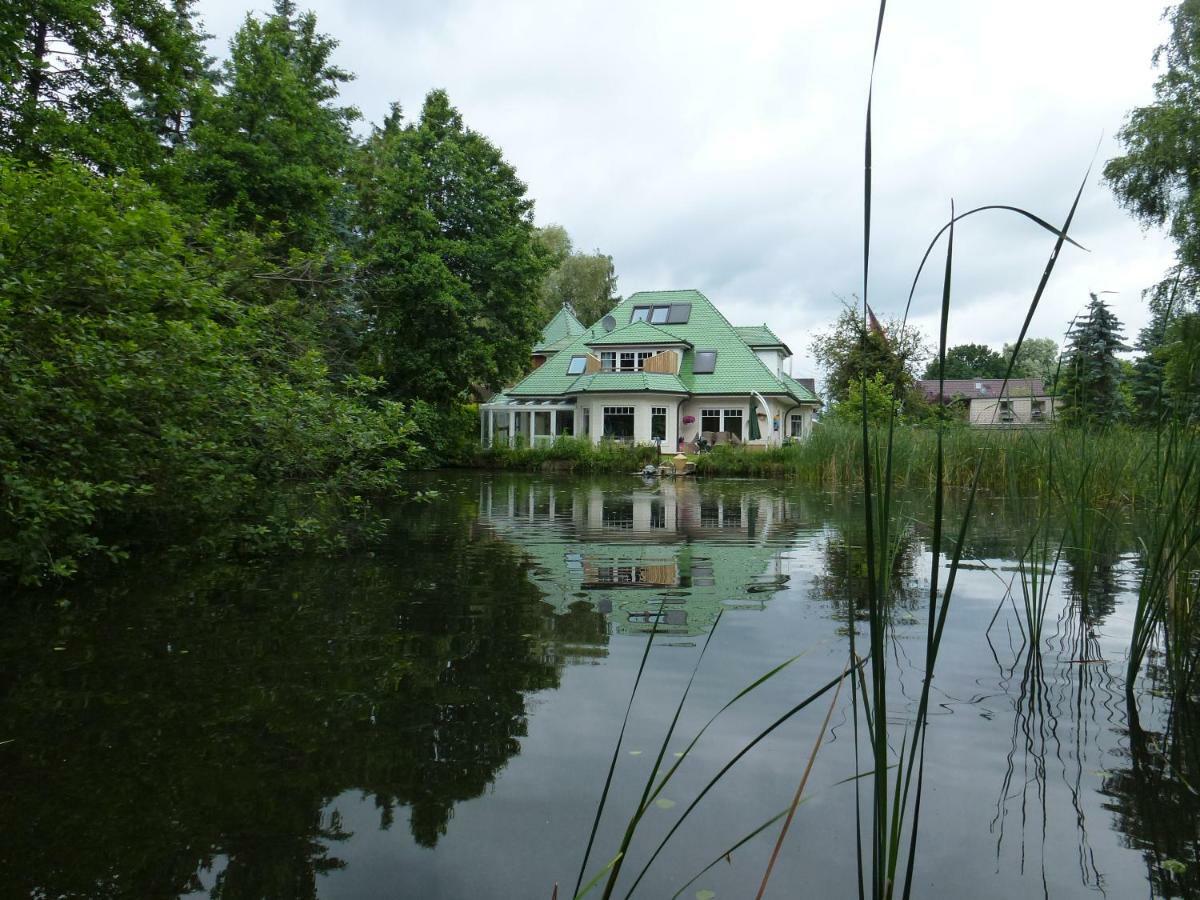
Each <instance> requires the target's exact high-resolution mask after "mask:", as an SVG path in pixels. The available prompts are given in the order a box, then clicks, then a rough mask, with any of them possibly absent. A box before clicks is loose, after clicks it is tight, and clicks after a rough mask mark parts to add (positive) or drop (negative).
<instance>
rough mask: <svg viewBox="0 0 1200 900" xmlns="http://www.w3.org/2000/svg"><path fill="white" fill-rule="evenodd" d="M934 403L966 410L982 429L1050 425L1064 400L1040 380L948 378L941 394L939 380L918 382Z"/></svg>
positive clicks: (967, 416)
mask: <svg viewBox="0 0 1200 900" xmlns="http://www.w3.org/2000/svg"><path fill="white" fill-rule="evenodd" d="M917 387H919V388H920V389H921V390H922V391H923V392H924V394H925V399H926V400H928V401H929V402H930V403H937V402H941V403H942V405H944V406H958V407H961V408H963V409H964V411H965V413H966V419H967V421H968V422H970V423H971V424H972V425H976V426H979V427H981V428H991V427H995V428H1020V427H1030V426H1038V425H1049V424H1050V423H1051V422H1053V421H1054V417H1055V413H1056V411H1057V408H1058V406H1060V405H1061V400H1060V399H1059V398H1057V397H1053V396H1051V395H1050V394H1049V393H1048V392H1047V391H1046V387H1045V385H1044V384H1043V383H1042V379H1040V378H1010V379H1009V380H1008V382H1007V383H1005V381H1004V379H1003V378H947V379H946V381H945V382H944V386H943V387H942V390H941V392H940V394H939V391H938V382H937V379H925V380H922V381H918V382H917Z"/></svg>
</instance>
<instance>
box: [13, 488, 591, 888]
mask: <svg viewBox="0 0 1200 900" xmlns="http://www.w3.org/2000/svg"><path fill="white" fill-rule="evenodd" d="M417 516H418V517H421V521H420V522H415V521H414V523H413V524H412V527H411V528H408V529H407V531H406V532H405V533H402V534H399V535H397V536H396V540H397V541H398V542H401V543H400V546H402V547H403V552H398V553H396V554H394V555H393V554H389V553H387V552H381V553H379V554H377V555H375V556H374V557H369V558H368V557H359V558H355V559H349V560H343V561H340V562H330V561H328V560H322V561H319V562H313V563H309V564H289V565H287V566H279V567H271V568H253V567H250V566H240V565H227V566H215V567H214V566H212V565H208V566H204V567H192V568H181V569H180V570H176V571H170V572H159V573H154V572H146V573H143V575H142V576H141V577H128V576H127V577H125V578H123V579H122V580H121V583H120V585H118V586H113V587H109V588H107V589H106V588H103V587H99V588H96V589H94V590H93V591H92V592H90V593H91V595H90V596H87V597H85V598H81V600H80V601H79V602H76V603H74V604H72V605H69V606H67V605H65V604H64V605H63V606H62V607H60V608H55V607H54V606H53V605H52V604H50V603H47V602H46V598H44V597H43V598H37V600H36V601H34V602H30V603H28V604H25V605H22V606H21V607H19V608H17V609H9V610H8V611H7V613H6V619H7V621H6V623H5V626H6V627H5V628H4V637H3V638H0V642H2V644H0V659H2V660H3V662H0V676H2V677H0V690H2V695H0V696H3V706H2V707H0V717H2V718H0V729H2V730H0V737H3V738H4V739H6V740H7V741H8V743H7V744H6V745H5V746H3V747H0V754H2V756H0V759H2V760H3V767H4V778H3V780H2V782H0V833H3V834H4V835H5V841H4V845H3V847H2V848H0V895H3V896H54V897H96V896H142V897H151V896H175V895H178V894H180V893H186V892H189V891H195V890H198V889H200V888H201V887H202V882H201V874H202V873H204V872H205V871H206V870H208V871H209V875H207V876H205V880H207V881H208V882H210V883H211V882H212V881H213V879H214V878H215V886H214V887H213V888H212V891H211V893H212V896H214V897H223V898H242V897H247V898H248V897H255V898H257V897H285V896H286V897H312V896H315V892H316V876H317V875H318V874H320V873H322V872H326V871H329V870H331V869H334V868H337V867H339V866H340V865H342V863H341V862H340V861H339V860H338V858H337V856H336V851H335V848H336V845H337V844H338V842H340V841H343V840H345V839H346V838H347V837H349V835H348V834H347V832H346V831H345V830H344V828H343V825H342V823H341V821H340V820H339V818H338V817H337V815H336V814H334V813H331V812H330V811H329V810H328V804H329V802H330V801H331V800H332V799H333V798H335V797H337V796H338V795H339V794H341V793H342V792H344V791H348V790H358V791H362V792H365V793H366V794H369V795H373V797H374V799H375V802H376V804H377V806H378V808H379V810H380V825H381V827H385V828H386V827H388V826H389V825H390V824H391V823H392V819H393V816H394V815H395V811H396V809H397V808H398V807H407V808H408V810H409V814H408V819H409V828H410V829H411V831H412V835H413V838H414V839H415V840H416V841H417V842H418V843H419V844H421V845H424V846H429V847H432V846H433V845H434V844H436V843H437V841H438V839H439V837H440V836H442V835H444V834H445V833H446V830H447V828H448V827H449V822H450V819H451V817H452V815H453V810H454V806H455V804H457V803H460V802H462V801H464V800H468V799H470V798H473V797H476V796H479V795H480V794H481V793H482V792H483V791H484V790H485V789H486V788H487V786H488V785H489V784H490V783H491V782H492V780H493V779H494V778H495V777H496V774H497V773H498V771H499V770H500V769H501V768H502V767H503V766H504V765H505V764H506V762H507V761H508V760H509V759H511V758H512V757H513V756H514V755H516V754H517V753H519V751H520V744H519V741H518V739H519V738H520V737H521V736H522V735H524V734H525V730H526V716H527V711H526V697H527V695H528V694H529V693H530V692H532V691H538V690H544V689H548V688H554V687H556V686H557V685H558V679H559V675H560V672H561V668H562V665H563V657H564V652H563V648H564V647H566V653H568V654H581V655H584V656H586V655H588V654H595V653H597V652H603V650H602V648H603V646H604V645H605V644H606V642H607V631H606V625H605V622H604V618H603V616H601V615H600V614H599V613H596V612H595V611H593V610H592V609H591V607H590V606H588V605H587V604H577V605H574V606H572V607H570V608H569V609H568V610H566V611H565V612H561V613H559V614H555V611H554V609H553V608H552V607H550V606H548V605H547V604H545V603H544V602H542V599H541V594H540V592H539V591H538V589H537V588H536V587H535V586H534V584H533V582H532V581H531V580H530V578H529V577H528V569H529V564H528V562H527V561H526V559H525V557H524V556H523V555H522V554H521V553H520V552H518V551H517V550H516V549H515V548H514V547H513V546H511V545H510V544H508V543H506V542H504V541H501V540H497V539H496V538H495V537H494V536H491V535H488V534H487V533H485V532H481V531H478V530H477V529H474V528H473V527H472V525H471V523H472V521H473V514H472V511H471V510H461V509H454V510H447V509H446V508H445V504H443V505H442V506H441V507H439V508H438V510H436V511H430V510H424V511H423V512H421V511H418V513H417ZM408 517H409V518H411V516H408ZM31 648H33V649H31Z"/></svg>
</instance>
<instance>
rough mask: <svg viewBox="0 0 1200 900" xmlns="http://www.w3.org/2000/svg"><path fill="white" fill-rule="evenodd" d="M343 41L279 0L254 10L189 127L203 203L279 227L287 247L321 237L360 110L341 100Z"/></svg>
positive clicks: (196, 197) (195, 192) (195, 196)
mask: <svg viewBox="0 0 1200 900" xmlns="http://www.w3.org/2000/svg"><path fill="white" fill-rule="evenodd" d="M336 47H337V42H336V41H334V40H332V39H331V38H329V37H327V36H326V35H323V34H320V33H318V31H317V22H316V17H315V16H314V15H313V14H312V13H305V14H303V15H300V16H296V15H295V13H294V6H293V4H291V3H288V2H286V0H278V2H277V3H276V7H275V13H274V14H273V15H271V16H268V17H267V18H266V19H262V20H260V19H258V18H255V17H254V16H251V15H248V16H247V17H246V20H245V22H244V23H243V24H242V27H241V28H240V29H239V30H238V32H237V34H235V35H234V37H233V40H232V41H231V42H230V58H229V59H228V60H227V61H226V63H225V65H224V67H223V69H222V81H223V83H224V90H223V92H222V93H221V94H220V95H219V96H216V97H211V98H209V99H208V105H207V108H205V109H203V116H202V118H201V120H200V121H199V122H197V123H196V125H195V127H194V128H193V129H192V135H191V137H192V139H193V141H194V144H195V149H194V151H193V152H192V153H190V154H188V155H187V157H186V159H185V161H184V162H183V164H182V165H183V168H184V170H185V172H186V175H187V178H186V182H185V184H184V185H183V188H182V189H183V190H184V191H186V192H187V197H186V198H185V199H188V198H190V199H191V200H192V202H197V201H199V202H200V204H201V205H200V208H202V209H214V208H215V209H221V210H226V211H228V213H229V215H230V218H231V220H232V221H233V223H234V224H236V225H237V226H238V227H243V228H248V229H251V230H254V231H257V232H260V233H269V232H271V231H272V230H273V229H278V230H280V231H281V234H280V235H279V236H278V237H279V242H280V244H281V247H280V249H281V250H282V251H283V252H286V251H287V250H288V249H291V248H299V249H304V250H312V249H314V248H317V247H321V246H322V245H323V244H324V243H325V241H326V240H328V238H329V237H330V232H331V231H332V229H333V228H334V225H335V223H336V222H338V221H339V220H344V219H345V213H344V212H342V213H339V212H338V211H337V209H336V205H337V203H338V202H341V201H343V196H342V195H343V176H342V170H343V169H344V168H345V166H346V165H347V164H348V162H349V159H350V153H351V138H350V122H351V121H353V120H354V119H355V118H357V116H358V112H357V110H354V109H352V108H349V107H343V106H338V105H336V102H335V101H336V99H337V95H338V88H339V86H340V85H341V84H343V83H344V82H346V81H348V80H349V79H350V75H349V74H348V73H347V72H344V71H342V70H341V69H338V68H337V67H335V66H332V65H331V64H330V62H329V58H330V56H331V55H332V53H333V51H334V49H335V48H336Z"/></svg>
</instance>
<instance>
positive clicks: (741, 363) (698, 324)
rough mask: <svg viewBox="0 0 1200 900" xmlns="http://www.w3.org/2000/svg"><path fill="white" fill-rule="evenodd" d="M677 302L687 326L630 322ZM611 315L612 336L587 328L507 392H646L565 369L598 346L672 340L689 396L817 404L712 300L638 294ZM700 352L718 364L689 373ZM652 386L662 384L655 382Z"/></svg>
mask: <svg viewBox="0 0 1200 900" xmlns="http://www.w3.org/2000/svg"><path fill="white" fill-rule="evenodd" d="M679 303H686V304H690V306H691V314H690V316H689V317H688V321H687V322H686V323H677V324H673V325H670V326H667V327H661V326H657V325H651V324H650V323H649V322H644V321H638V322H632V321H631V319H632V316H633V309H634V307H635V306H653V305H666V304H679ZM609 315H611V316H612V317H613V318H614V319H615V320H616V328H614V329H613V330H612V331H611V332H606V331H605V330H604V329H603V328H602V327H600V326H598V325H593V326H592V327H591V328H585V329H584V330H583V333H582V334H580V335H579V336H577V337H575V338H574V339H573V340H572V341H571V343H570V344H569V345H567V346H565V347H563V348H562V349H561V350H559V352H558V353H556V354H554V355H553V356H552V357H550V359H548V360H547V361H546V362H545V364H544V365H542V366H540V367H539V368H537V369H535V370H534V371H533V372H531V373H530V374H529V375H527V376H526V377H525V378H524V379H523V380H522V381H521V382H519V383H518V384H517V385H515V386H514V387H512V388H510V389H508V390H507V391H506V392H505V393H506V394H508V395H509V396H515V397H538V396H543V397H544V396H555V395H561V394H566V393H573V392H575V391H576V390H577V389H578V390H592V391H600V390H602V389H604V388H605V387H608V386H609V385H612V386H613V387H611V388H609V389H616V390H621V389H625V390H628V389H634V390H647V389H650V388H648V387H646V386H642V387H637V388H633V387H632V385H633V382H629V384H630V385H631V387H630V388H617V387H616V385H618V384H624V383H625V382H622V381H619V380H616V379H608V378H604V379H600V378H589V376H586V375H570V374H568V373H567V368H568V367H569V365H570V362H571V357H573V356H578V355H583V354H587V353H591V352H592V348H593V347H596V346H603V345H604V344H607V345H609V346H620V345H622V344H634V343H646V344H657V345H660V346H662V345H664V344H665V342H667V341H673V342H674V343H675V344H676V345H678V344H680V343H682V344H684V345H685V349H684V352H683V360H682V362H681V365H680V369H679V374H678V383H679V384H680V385H681V387H682V389H683V390H684V391H686V392H687V393H689V394H698V395H737V394H748V393H753V392H757V393H760V394H764V395H766V394H771V395H777V396H778V395H786V396H791V397H794V398H795V399H796V400H797V401H798V402H805V403H815V402H819V401H817V400H816V398H815V397H814V396H813V395H812V394H811V393H810V392H808V391H806V390H805V391H803V393H801V386H798V385H796V384H793V383H792V382H791V380H790V379H789V380H788V381H787V382H785V381H784V380H783V379H781V378H780V377H777V376H776V375H775V373H774V372H772V371H771V370H770V369H768V368H767V366H766V365H764V364H763V362H762V360H760V359H759V358H758V356H757V355H756V354H755V352H754V350H752V349H751V348H750V346H749V345H748V344H747V343H746V341H745V340H743V339H742V337H741V335H740V334H739V333H738V331H737V329H735V328H734V327H733V326H732V325H731V324H730V323H729V320H728V319H726V318H725V316H723V315H722V314H721V312H720V310H718V309H717V308H716V307H715V306H714V305H713V304H712V301H710V300H709V299H708V298H707V297H706V296H704V294H702V293H700V292H699V291H696V290H681V291H639V292H638V293H636V294H633V295H632V296H630V297H629V298H628V299H626V300H625V301H623V302H622V303H619V304H617V306H615V307H614V308H613V309H612V310H611V311H610V312H609ZM635 326H636V327H635ZM703 350H715V351H716V353H717V359H716V365H715V366H714V367H713V371H712V373H705V372H701V373H696V372H694V371H693V363H694V361H695V356H696V352H698V351H703ZM639 374H640V373H639ZM582 379H588V380H586V381H584V380H582ZM654 383H655V384H660V383H662V382H659V381H658V380H656V381H655V382H654ZM639 384H641V385H649V384H650V382H645V381H643V382H640V383H639ZM672 386H674V382H672ZM664 387H665V384H664Z"/></svg>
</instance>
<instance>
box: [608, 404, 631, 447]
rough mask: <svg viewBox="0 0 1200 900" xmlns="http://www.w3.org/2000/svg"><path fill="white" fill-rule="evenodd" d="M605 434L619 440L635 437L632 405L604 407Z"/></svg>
mask: <svg viewBox="0 0 1200 900" xmlns="http://www.w3.org/2000/svg"><path fill="white" fill-rule="evenodd" d="M604 436H605V437H606V438H616V439H618V440H628V439H631V438H632V437H633V407H632V406H606V407H604Z"/></svg>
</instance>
